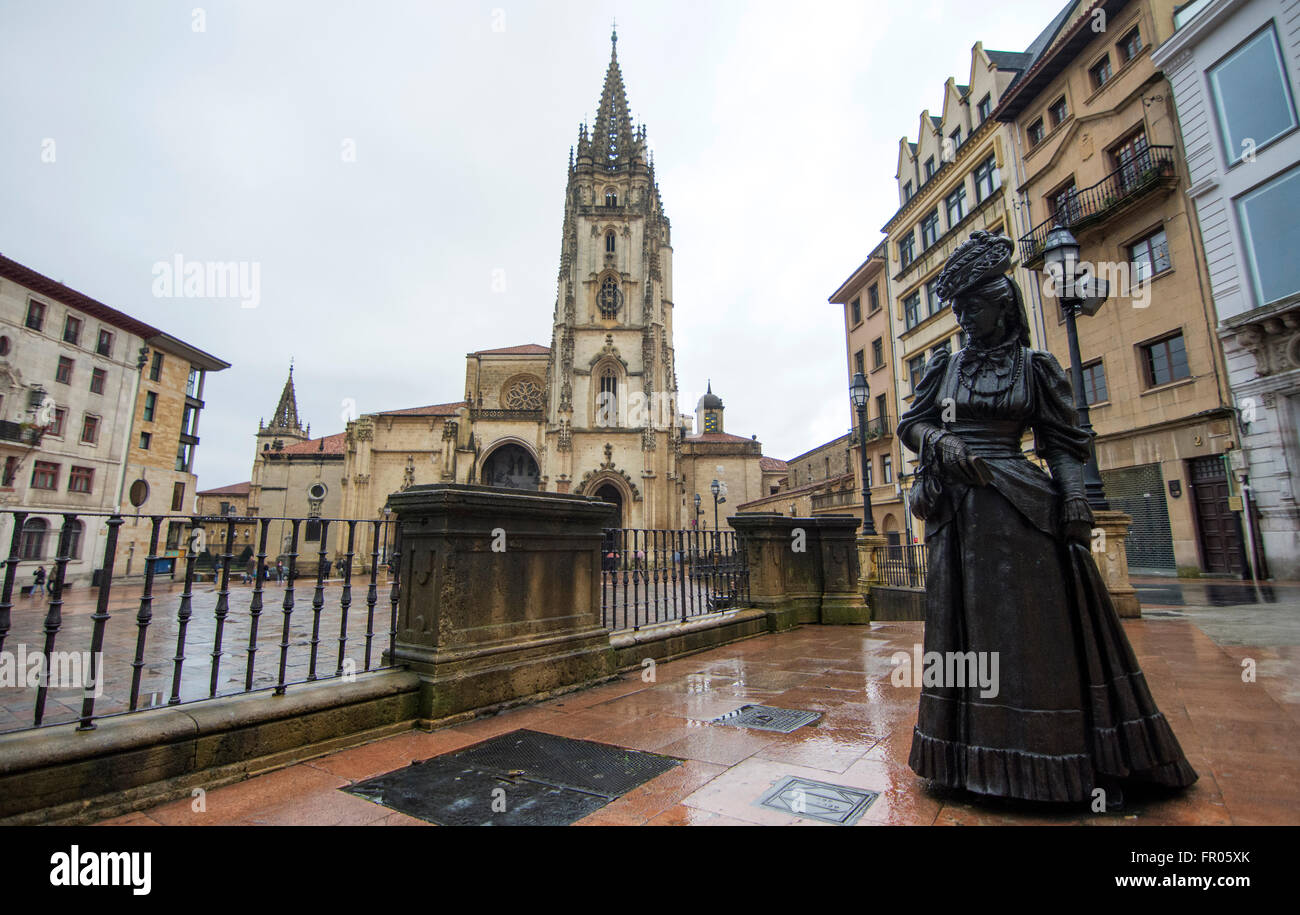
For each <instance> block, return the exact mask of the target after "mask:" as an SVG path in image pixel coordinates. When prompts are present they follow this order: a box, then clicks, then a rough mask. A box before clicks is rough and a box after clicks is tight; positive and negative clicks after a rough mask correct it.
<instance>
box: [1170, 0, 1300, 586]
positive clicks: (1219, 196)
mask: <svg viewBox="0 0 1300 915" xmlns="http://www.w3.org/2000/svg"><path fill="white" fill-rule="evenodd" d="M1297 20H1300V2H1297V0H1281V2H1279V0H1213V2H1210V0H1199V2H1195V3H1190V4H1187V5H1185V6H1184V7H1182V8H1181V9H1179V10H1178V11H1177V12H1176V13H1175V15H1174V25H1175V27H1176V31H1175V32H1174V34H1173V35H1172V36H1171V37H1169V38H1168V39H1166V40H1165V41H1164V42H1163V43H1162V44H1160V45H1159V47H1157V48H1156V49H1155V51H1154V52H1153V53H1152V55H1151V58H1152V62H1153V64H1154V65H1155V66H1156V67H1159V68H1161V69H1162V70H1163V71H1164V72H1165V74H1166V76H1167V77H1168V80H1169V84H1170V85H1171V86H1172V88H1173V98H1174V103H1175V105H1176V107H1177V111H1178V123H1179V127H1180V135H1181V137H1182V143H1183V147H1184V149H1185V150H1186V155H1187V170H1188V178H1189V180H1190V186H1189V187H1188V188H1187V194H1188V196H1189V197H1190V199H1191V201H1192V203H1193V205H1194V206H1195V210H1196V215H1197V222H1198V224H1199V226H1200V231H1201V235H1202V238H1201V241H1202V249H1203V251H1204V254H1205V264H1206V269H1207V270H1208V272H1209V277H1210V289H1211V293H1212V298H1213V302H1214V310H1215V316H1216V317H1217V319H1218V325H1217V327H1216V333H1217V335H1218V337H1219V340H1220V341H1221V343H1222V345H1223V350H1224V360H1225V362H1226V365H1227V372H1228V384H1229V387H1230V390H1231V392H1232V395H1233V398H1234V400H1235V406H1236V410H1237V416H1238V424H1237V429H1238V432H1239V433H1240V436H1241V445H1240V447H1239V448H1235V449H1233V450H1231V451H1229V452H1227V453H1228V456H1229V458H1230V459H1231V462H1232V471H1233V472H1232V474H1231V475H1230V477H1229V479H1228V480H1226V481H1224V482H1223V483H1222V484H1220V485H1222V487H1223V489H1224V490H1226V491H1227V494H1228V498H1229V500H1230V508H1231V509H1232V511H1233V513H1234V514H1237V513H1239V514H1240V515H1241V517H1242V518H1243V519H1244V520H1245V521H1246V522H1247V523H1246V525H1245V526H1246V531H1245V533H1246V539H1247V556H1248V557H1250V558H1251V559H1252V560H1253V562H1252V565H1253V567H1254V569H1253V570H1254V571H1255V573H1256V574H1257V575H1259V576H1261V577H1266V576H1271V577H1274V578H1280V579H1296V578H1300V259H1297V257H1296V253H1295V252H1296V251H1297V250H1300V219H1298V218H1297V216H1296V214H1297V213H1298V212H1300V164H1297V163H1300V130H1297V127H1300V118H1298V117H1297V110H1296V98H1297V94H1298V93H1300V76H1298V74H1300V46H1298V45H1297V43H1296V40H1295V24H1296V22H1297ZM1199 498H1200V490H1199V489H1198V502H1197V504H1198V505H1199V504H1200V502H1199Z"/></svg>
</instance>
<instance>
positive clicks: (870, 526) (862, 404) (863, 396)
mask: <svg viewBox="0 0 1300 915" xmlns="http://www.w3.org/2000/svg"><path fill="white" fill-rule="evenodd" d="M849 397H850V399H851V400H852V401H853V406H854V408H855V409H856V410H857V411H858V446H859V447H860V448H861V449H862V535H863V536H864V537H874V536H876V519H875V518H874V517H873V516H872V514H871V484H870V483H869V482H868V479H867V402H868V400H869V399H870V397H871V388H870V387H868V385H867V376H866V375H864V374H862V373H861V372H855V373H854V374H853V383H852V384H851V385H850V386H849Z"/></svg>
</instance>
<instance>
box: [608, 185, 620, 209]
mask: <svg viewBox="0 0 1300 915" xmlns="http://www.w3.org/2000/svg"><path fill="white" fill-rule="evenodd" d="M605 206H607V207H616V206H618V189H617V188H612V187H607V188H605Z"/></svg>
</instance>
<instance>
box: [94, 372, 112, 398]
mask: <svg viewBox="0 0 1300 915" xmlns="http://www.w3.org/2000/svg"><path fill="white" fill-rule="evenodd" d="M106 378H108V372H105V371H104V370H103V369H91V372H90V393H92V394H103V393H104V380H105V379H106Z"/></svg>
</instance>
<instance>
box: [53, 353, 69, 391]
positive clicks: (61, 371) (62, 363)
mask: <svg viewBox="0 0 1300 915" xmlns="http://www.w3.org/2000/svg"><path fill="white" fill-rule="evenodd" d="M54 380H55V381H57V382H58V383H59V384H72V360H71V359H69V358H68V357H67V356H60V357H59V367H58V368H57V369H55V370H54Z"/></svg>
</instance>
